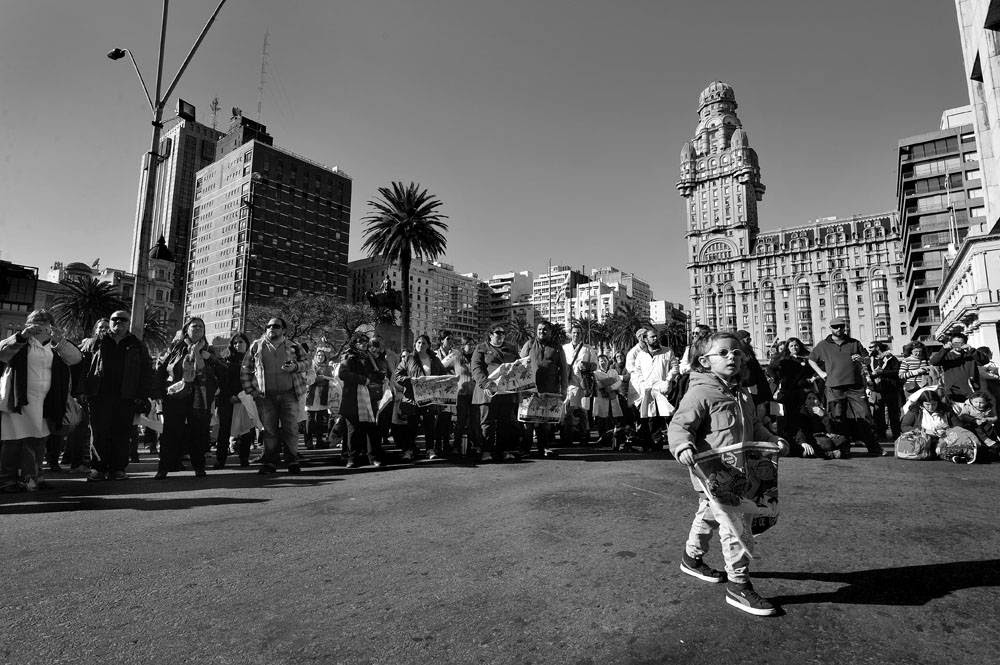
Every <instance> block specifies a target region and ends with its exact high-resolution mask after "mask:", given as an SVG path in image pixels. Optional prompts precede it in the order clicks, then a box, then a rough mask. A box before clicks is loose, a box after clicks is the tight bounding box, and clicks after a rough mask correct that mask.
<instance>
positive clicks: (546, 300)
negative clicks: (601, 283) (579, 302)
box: [531, 266, 590, 330]
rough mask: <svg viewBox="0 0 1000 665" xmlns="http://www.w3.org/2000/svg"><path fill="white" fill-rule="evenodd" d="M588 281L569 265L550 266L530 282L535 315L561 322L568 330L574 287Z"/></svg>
mask: <svg viewBox="0 0 1000 665" xmlns="http://www.w3.org/2000/svg"><path fill="white" fill-rule="evenodd" d="M589 281H590V278H589V277H587V276H586V275H584V274H583V273H582V272H579V271H577V270H573V269H572V268H570V267H569V266H552V267H551V268H550V269H549V271H548V272H545V273H542V274H540V275H538V276H537V277H535V279H534V280H532V283H531V305H532V307H534V308H535V316H536V317H541V318H543V319H546V320H548V321H551V322H552V323H558V324H561V325H563V326H564V327H566V329H567V330H568V329H569V324H570V318H571V317H572V316H573V305H572V301H573V296H574V294H575V293H576V287H577V285H579V284H584V283H586V282H589Z"/></svg>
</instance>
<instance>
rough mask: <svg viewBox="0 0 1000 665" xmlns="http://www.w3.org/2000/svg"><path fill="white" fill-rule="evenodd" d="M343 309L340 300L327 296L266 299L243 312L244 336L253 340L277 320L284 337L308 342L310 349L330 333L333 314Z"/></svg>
mask: <svg viewBox="0 0 1000 665" xmlns="http://www.w3.org/2000/svg"><path fill="white" fill-rule="evenodd" d="M345 306H347V303H345V302H344V301H343V300H341V299H339V298H337V297H336V296H331V295H320V294H313V293H303V292H301V291H296V292H295V293H293V294H292V295H290V296H280V297H276V298H268V299H266V300H263V301H260V302H258V303H253V304H251V305H250V307H249V309H248V310H247V330H246V332H247V334H248V335H250V336H251V337H257V336H260V335H262V334H264V326H265V325H266V324H267V322H268V320H270V319H272V318H275V317H280V318H282V319H284V321H285V323H286V324H288V328H287V329H286V330H285V335H286V336H287V337H288V338H289V339H293V340H295V341H297V342H304V341H308V342H310V343H311V345H312V347H313V348H315V347H316V346H318V345H319V342H320V339H321V338H322V337H324V336H325V335H326V334H327V333H328V332H330V330H332V328H333V326H334V324H335V322H336V316H337V313H338V312H339V311H340V310H341V309H342V308H343V307H345Z"/></svg>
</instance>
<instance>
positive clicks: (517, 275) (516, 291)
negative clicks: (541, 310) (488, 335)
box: [488, 270, 535, 326]
mask: <svg viewBox="0 0 1000 665" xmlns="http://www.w3.org/2000/svg"><path fill="white" fill-rule="evenodd" d="M534 279H535V275H534V273H532V272H531V271H530V270H522V271H520V272H506V273H503V274H500V275H493V276H492V277H490V279H489V282H488V284H489V289H490V296H489V325H494V324H497V323H507V322H508V321H512V320H514V319H517V318H523V319H524V320H525V322H526V323H527V324H528V325H529V326H533V325H534V324H535V310H534V308H533V307H532V306H531V287H532V282H533V281H534Z"/></svg>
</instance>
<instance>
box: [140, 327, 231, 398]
mask: <svg viewBox="0 0 1000 665" xmlns="http://www.w3.org/2000/svg"><path fill="white" fill-rule="evenodd" d="M203 351H204V352H205V353H206V354H207V355H208V357H207V358H204V368H203V369H202V371H201V376H200V377H199V378H196V379H195V381H194V382H192V383H191V386H190V387H191V390H190V391H188V390H185V392H184V395H185V397H184V398H183V399H192V400H193V402H192V403H193V405H194V408H196V409H199V410H202V411H206V410H211V407H212V404H213V403H214V401H215V395H216V393H217V392H218V389H219V385H220V384H221V383H223V382H224V381H225V380H226V365H225V363H224V362H222V361H221V360H219V357H218V356H217V355H216V354H215V349H214V348H213V347H212V345H211V344H207V343H206V344H205V346H204V349H203ZM189 353H190V346H189V341H188V340H187V339H184V340H181V341H180V342H177V343H175V344H174V345H173V346H171V347H170V351H168V352H167V355H166V357H164V358H163V359H162V360H161V361H160V362H158V363H157V366H156V386H157V390H158V392H159V394H161V395H166V391H167V387H168V386H170V385H172V384H174V383H177V382H178V381H183V380H184V359H185V358H186V357H187V355H188V354H189ZM166 399H174V398H173V397H171V396H169V395H167V396H166Z"/></svg>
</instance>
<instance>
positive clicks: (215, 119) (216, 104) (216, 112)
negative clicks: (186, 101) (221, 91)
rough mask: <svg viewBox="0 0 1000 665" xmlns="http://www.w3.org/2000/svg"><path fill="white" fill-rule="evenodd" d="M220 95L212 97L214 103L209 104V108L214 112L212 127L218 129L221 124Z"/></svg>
mask: <svg viewBox="0 0 1000 665" xmlns="http://www.w3.org/2000/svg"><path fill="white" fill-rule="evenodd" d="M220 108H221V107H220V106H219V96H218V95H216V96H215V97H212V103H211V104H209V105H208V110H209V111H211V112H212V129H215V130H217V129H218V124H219V109H220Z"/></svg>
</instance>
